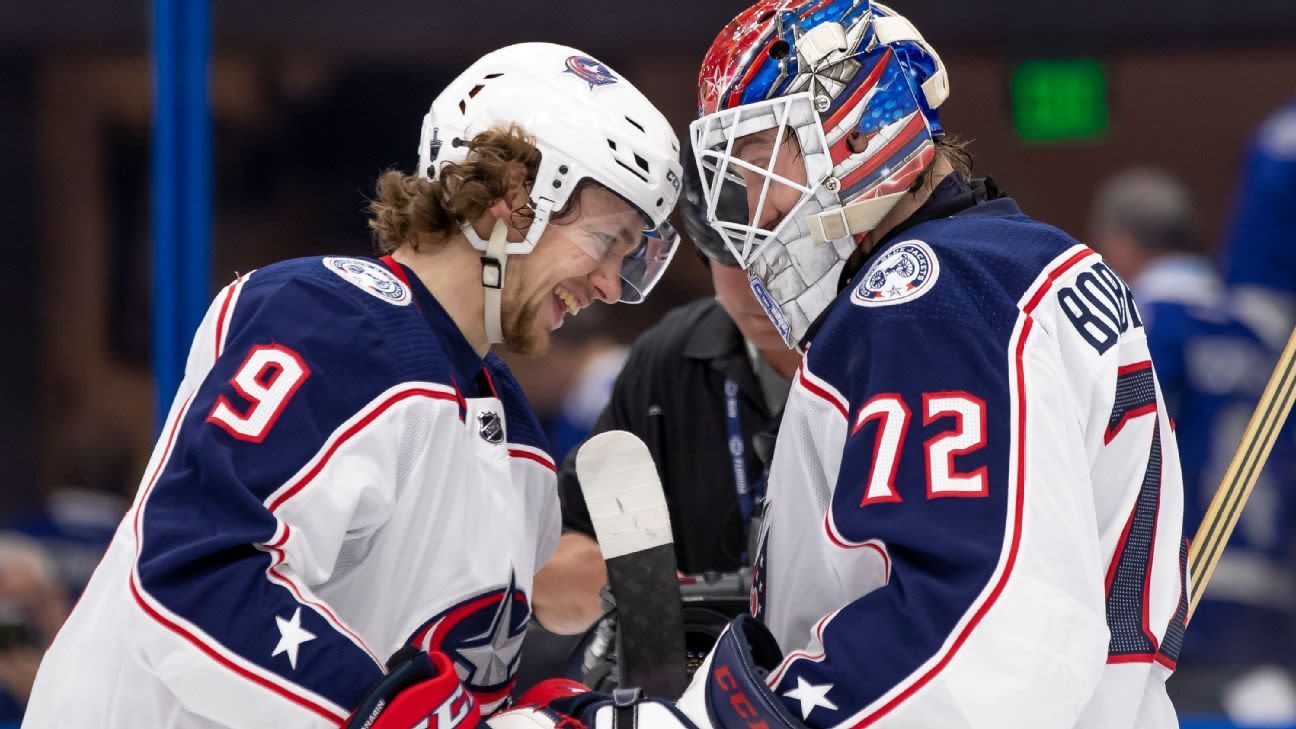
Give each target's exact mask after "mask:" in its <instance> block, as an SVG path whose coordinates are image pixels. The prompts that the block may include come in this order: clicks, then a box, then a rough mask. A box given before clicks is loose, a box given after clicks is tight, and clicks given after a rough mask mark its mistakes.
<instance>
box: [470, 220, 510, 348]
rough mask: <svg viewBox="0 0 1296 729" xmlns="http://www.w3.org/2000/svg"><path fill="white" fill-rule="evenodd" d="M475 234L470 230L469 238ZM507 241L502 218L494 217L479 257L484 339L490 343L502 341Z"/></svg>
mask: <svg viewBox="0 0 1296 729" xmlns="http://www.w3.org/2000/svg"><path fill="white" fill-rule="evenodd" d="M467 231H472V227H471V226H468V227H467ZM467 231H466V232H467ZM476 235H477V234H476V231H472V232H471V234H470V237H469V240H472V237H475V236H476ZM507 243H508V226H507V225H506V224H505V223H504V219H503V218H496V219H495V227H494V228H493V229H492V230H491V237H490V241H488V242H487V243H486V254H485V255H483V256H482V257H481V264H482V276H481V282H482V291H483V294H484V296H485V304H486V305H485V314H486V322H485V323H486V339H487V341H489V342H490V343H491V344H500V343H502V342H503V341H504V327H503V326H502V325H501V322H500V299H501V295H502V293H503V291H504V268H505V266H507V265H508V255H507V254H506V253H505V252H504V246H505V245H506V244H507Z"/></svg>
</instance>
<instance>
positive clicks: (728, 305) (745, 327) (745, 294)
mask: <svg viewBox="0 0 1296 729" xmlns="http://www.w3.org/2000/svg"><path fill="white" fill-rule="evenodd" d="M711 283H712V285H714V286H715V292H716V300H717V301H719V302H720V307H721V308H723V309H724V310H725V313H726V314H728V315H729V318H730V319H733V321H734V324H736V325H738V331H740V332H742V335H743V338H744V339H746V340H747V341H749V342H751V343H752V344H754V345H756V348H757V349H764V350H774V351H782V350H785V349H787V345H786V344H784V342H783V338H782V337H780V336H779V333H778V330H777V329H775V328H774V323H773V322H771V321H770V318H769V315H768V314H766V313H765V309H763V308H762V307H761V305H760V302H759V301H757V300H756V295H755V294H753V293H752V290H751V284H749V283H748V282H747V272H746V271H744V270H742V269H741V268H735V267H733V266H722V265H720V264H719V263H716V262H714V261H712V263H711Z"/></svg>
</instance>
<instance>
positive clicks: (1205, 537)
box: [1188, 330, 1296, 619]
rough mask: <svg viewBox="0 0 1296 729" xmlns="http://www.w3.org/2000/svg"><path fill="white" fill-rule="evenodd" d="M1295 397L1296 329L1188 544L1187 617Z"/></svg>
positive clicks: (1202, 590) (1193, 610) (1195, 605)
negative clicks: (1188, 591)
mask: <svg viewBox="0 0 1296 729" xmlns="http://www.w3.org/2000/svg"><path fill="white" fill-rule="evenodd" d="M1293 400H1296V330H1293V331H1292V334H1291V337H1290V338H1288V340H1287V346H1286V347H1285V348H1284V349H1283V353H1282V355H1281V356H1280V357H1279V358H1278V364H1277V366H1276V367H1274V372H1273V375H1271V376H1270V377H1269V384H1268V385H1267V386H1266V387H1265V391H1264V394H1263V395H1261V396H1260V402H1259V403H1258V404H1257V405H1256V409H1255V412H1254V413H1253V414H1252V415H1251V421H1250V422H1249V423H1248V424H1247V428H1246V431H1245V432H1244V433H1243V434H1242V442H1241V443H1239V444H1238V448H1237V451H1236V452H1234V454H1233V460H1232V461H1230V462H1229V467H1228V470H1227V471H1225V472H1224V478H1223V480H1221V481H1220V485H1219V488H1218V489H1216V491H1215V496H1214V498H1212V499H1211V503H1210V507H1209V508H1207V509H1206V514H1205V516H1203V517H1202V522H1201V526H1199V527H1198V528H1197V534H1196V535H1195V536H1194V537H1193V540H1192V543H1191V545H1190V546H1189V549H1188V575H1189V578H1188V579H1189V589H1190V593H1189V595H1190V597H1189V601H1188V617H1189V619H1191V618H1192V614H1193V613H1194V612H1195V611H1196V610H1197V603H1198V602H1199V601H1200V600H1201V597H1202V594H1203V593H1204V592H1205V590H1206V583H1207V582H1209V581H1210V578H1211V574H1212V573H1213V572H1214V571H1215V565H1216V563H1218V562H1219V558H1220V554H1222V553H1223V552H1224V546H1225V545H1226V544H1228V540H1229V537H1230V536H1231V535H1232V534H1233V528H1234V527H1235V526H1237V522H1238V517H1239V516H1240V515H1241V513H1242V507H1243V506H1244V505H1245V504H1246V500H1247V498H1248V497H1249V496H1251V490H1252V489H1253V488H1254V487H1255V484H1256V479H1257V478H1258V477H1259V476H1260V470H1261V469H1262V468H1263V467H1264V464H1265V461H1266V460H1268V458H1269V452H1270V451H1271V450H1272V449H1273V444H1274V441H1276V440H1277V439H1278V433H1279V432H1280V431H1281V430H1282V427H1283V423H1285V422H1286V421H1287V414H1288V413H1290V412H1291V409H1292V402H1293Z"/></svg>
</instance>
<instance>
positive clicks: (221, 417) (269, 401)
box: [207, 344, 310, 443]
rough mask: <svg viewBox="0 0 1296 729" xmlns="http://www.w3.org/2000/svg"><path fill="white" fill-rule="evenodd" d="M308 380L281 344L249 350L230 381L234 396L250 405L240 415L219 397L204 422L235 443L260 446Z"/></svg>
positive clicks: (305, 370) (297, 360) (299, 363)
mask: <svg viewBox="0 0 1296 729" xmlns="http://www.w3.org/2000/svg"><path fill="white" fill-rule="evenodd" d="M309 376H310V369H309V368H308V367H307V366H306V363H305V362H303V361H302V358H301V357H300V356H298V354H297V353H296V352H294V351H292V350H291V349H288V348H287V347H285V346H283V345H282V344H262V345H258V346H256V347H253V348H252V351H251V352H249V353H248V356H247V359H246V360H244V361H243V364H242V365H240V366H239V369H238V372H236V373H235V374H234V378H233V379H231V380H230V384H231V385H233V386H234V390H235V392H237V393H238V394H239V396H240V397H242V398H243V399H244V400H246V401H247V402H248V403H250V405H247V406H245V407H243V409H242V410H241V411H240V409H239V408H237V407H235V406H234V405H233V404H232V403H230V401H229V399H228V398H226V397H225V396H224V395H221V396H220V397H218V398H217V399H216V405H215V407H213V408H212V410H211V413H210V414H208V416H207V422H209V423H215V424H216V425H219V426H220V427H221V428H223V429H224V430H225V432H227V433H229V434H230V435H232V436H234V437H235V438H238V439H239V440H242V441H247V442H249V443H260V442H262V441H263V440H265V437H266V435H267V434H268V433H269V432H270V428H271V427H272V426H274V424H275V421H276V420H278V419H279V414H280V413H282V412H283V409H284V407H285V406H286V405H287V404H288V401H289V400H290V399H292V396H293V394H294V393H296V392H297V388H298V387H301V384H302V383H303V382H305V381H306V378H307V377H309Z"/></svg>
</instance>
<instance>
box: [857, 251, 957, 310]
mask: <svg viewBox="0 0 1296 729" xmlns="http://www.w3.org/2000/svg"><path fill="white" fill-rule="evenodd" d="M939 275H940V264H939V263H938V262H937V260H936V254H935V253H934V252H932V249H931V246H928V245H927V244H926V243H924V242H922V241H920V240H907V241H904V242H901V243H897V244H896V245H894V246H891V248H890V250H888V251H886V252H885V253H883V254H882V255H881V256H880V257H879V258H878V259H877V260H876V261H874V262H873V265H871V266H869V269H868V272H866V273H865V274H864V280H863V281H861V282H860V284H859V286H856V287H855V290H854V291H852V292H851V303H852V304H855V305H857V306H894V305H896V304H903V303H904V302H906V301H912V300H914V299H916V298H918V297H919V296H922V295H923V294H925V293H927V292H928V291H930V290H931V288H932V286H933V285H934V284H935V283H936V279H937V277H938V276H939Z"/></svg>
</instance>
